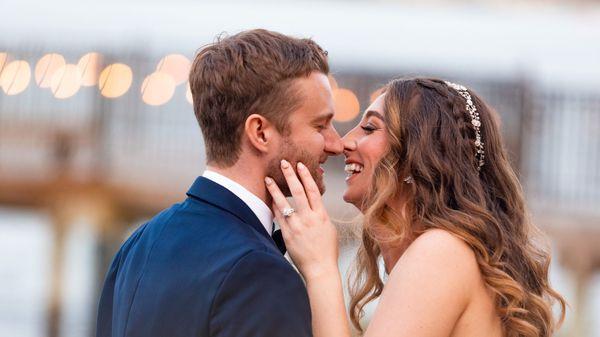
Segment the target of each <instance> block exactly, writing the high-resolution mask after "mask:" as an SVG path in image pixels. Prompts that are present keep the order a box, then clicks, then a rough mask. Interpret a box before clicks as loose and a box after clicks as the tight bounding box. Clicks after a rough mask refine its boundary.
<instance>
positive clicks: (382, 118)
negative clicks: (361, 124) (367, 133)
mask: <svg viewBox="0 0 600 337" xmlns="http://www.w3.org/2000/svg"><path fill="white" fill-rule="evenodd" d="M371 116H374V117H377V118H379V119H381V121H382V122H385V118H384V117H383V115H381V114H380V113H379V112H377V111H375V110H367V112H365V117H364V118H369V117H371Z"/></svg>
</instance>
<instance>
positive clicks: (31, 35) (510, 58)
mask: <svg viewBox="0 0 600 337" xmlns="http://www.w3.org/2000/svg"><path fill="white" fill-rule="evenodd" d="M0 13H1V14H2V15H1V20H0V32H2V33H1V34H0V86H1V90H0V336H19V337H71V336H72V337H75V336H77V337H79V336H82V337H87V336H93V335H94V329H95V315H96V305H97V297H98V292H99V287H100V286H101V285H102V281H103V278H104V273H105V271H106V268H107V266H108V264H109V263H110V260H111V258H112V256H113V254H114V253H115V251H116V250H117V249H118V247H119V246H120V244H121V243H122V242H123V240H124V239H125V238H126V237H127V235H128V234H129V233H130V232H131V231H132V230H133V229H134V228H136V227H137V226H139V225H140V224H141V223H143V222H144V221H146V220H147V219H149V218H150V217H152V215H154V214H155V213H157V212H158V211H160V210H161V209H163V208H165V207H167V206H169V205H170V204H171V203H174V202H178V201H179V200H182V199H183V198H184V196H185V195H184V193H185V191H186V190H187V188H188V187H189V185H190V184H191V183H192V182H193V180H194V178H195V177H196V176H198V175H200V174H201V173H202V171H203V169H204V158H203V156H204V149H203V142H202V137H201V134H200V131H199V128H198V126H197V124H196V120H195V118H194V115H193V109H192V105H191V103H190V102H191V95H190V92H189V86H188V83H187V75H188V71H189V66H190V62H191V60H193V57H194V53H195V52H196V51H197V50H198V49H199V48H200V47H201V46H203V45H205V44H207V43H210V42H212V41H213V40H214V38H215V36H217V35H219V34H221V33H223V32H225V33H229V34H234V33H237V32H239V31H241V30H245V29H251V28H267V29H271V30H276V31H279V32H282V33H286V34H291V35H294V36H298V37H312V38H314V39H315V40H316V41H317V42H318V43H319V44H321V45H322V46H323V47H324V48H325V49H326V50H328V51H329V55H330V61H331V66H332V70H333V73H332V76H331V83H332V86H333V87H334V95H335V102H336V117H335V120H336V121H335V125H336V128H337V129H338V131H339V132H340V133H345V132H346V131H348V130H349V129H350V128H351V127H352V126H354V125H355V124H356V122H357V120H358V116H359V114H360V111H362V110H363V109H365V108H366V107H367V106H368V104H369V102H370V100H371V97H372V96H373V95H374V93H375V92H376V90H377V89H378V88H379V87H381V85H382V84H384V83H386V82H387V81H388V80H389V79H391V78H393V77H397V76H411V75H431V76H436V77H443V78H447V79H450V80H453V81H455V82H459V83H462V84H465V85H467V86H469V87H471V88H473V89H474V90H475V91H476V92H478V93H479V94H480V95H481V96H483V97H484V98H485V99H486V100H487V101H488V102H489V103H490V104H491V105H492V106H493V107H495V108H496V109H497V110H498V111H499V113H500V115H501V116H502V122H503V124H502V128H503V132H504V140H505V142H506V145H507V147H508V149H509V151H510V155H511V159H512V162H513V164H514V167H515V168H516V170H517V171H518V173H519V175H520V178H521V181H522V183H523V185H524V188H525V191H526V194H527V198H528V203H529V207H530V209H531V212H532V215H533V218H534V219H535V222H536V224H538V226H540V227H541V228H542V229H543V230H544V232H546V233H547V234H548V237H549V239H550V242H551V245H552V249H553V257H554V260H553V265H552V268H551V282H552V284H553V286H554V287H555V288H556V289H558V290H559V292H561V293H562V294H563V295H564V296H565V297H566V298H567V300H568V301H569V303H570V308H569V311H568V312H567V320H566V323H565V324H564V326H563V328H562V329H561V330H560V333H559V335H560V336H576V337H579V336H582V337H583V336H600V274H599V271H600V1H597V0H588V1H585V0H579V1H566V0H555V1H520V0H503V1H499V0H498V1H494V0H471V1H467V0H465V1H442V0H439V1H428V0H422V1H408V0H407V1H402V0H395V1H394V0H389V1H375V0H373V1H369V0H355V1H347V2H342V1H292V0H288V1H255V2H252V3H250V2H248V1H225V0H222V1H211V2H200V1H191V0H190V1H186V0H171V1H158V0H146V1H142V0H133V1H128V2H125V1H117V0H105V1H101V2H99V1H85V0H81V1H75V0H54V1H45V2H42V1H32V0H21V1H18V2H17V1H9V0H0ZM326 172H327V179H326V180H327V181H326V183H327V185H328V191H327V193H326V194H325V200H326V203H327V205H328V208H329V210H330V212H331V213H332V214H333V217H334V218H336V219H349V218H351V217H352V216H354V215H355V214H356V211H355V210H354V209H353V208H352V207H351V206H348V205H345V204H344V203H343V202H342V200H341V195H342V191H343V189H344V186H345V184H344V177H345V173H344V172H343V158H334V159H330V160H329V162H328V163H327V166H326ZM342 226H343V225H342ZM355 249H356V243H355V242H354V241H352V240H350V239H345V240H344V246H343V254H342V260H341V262H340V263H341V265H342V268H343V270H344V271H345V270H347V269H348V267H349V265H350V264H351V262H352V259H353V254H354V251H355ZM371 308H372V306H371ZM366 320H368V317H367V319H366Z"/></svg>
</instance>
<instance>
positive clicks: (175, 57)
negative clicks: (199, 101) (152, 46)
mask: <svg viewBox="0 0 600 337" xmlns="http://www.w3.org/2000/svg"><path fill="white" fill-rule="evenodd" d="M191 66H192V63H191V62H190V60H189V59H188V58H187V57H185V56H183V55H181V54H170V55H167V56H165V57H163V58H162V60H160V62H159V63H158V66H156V71H157V72H162V73H165V74H169V75H171V77H173V80H174V81H175V85H179V84H181V83H183V82H185V81H186V80H187V79H188V76H189V73H190V67H191Z"/></svg>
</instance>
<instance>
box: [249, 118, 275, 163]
mask: <svg viewBox="0 0 600 337" xmlns="http://www.w3.org/2000/svg"><path fill="white" fill-rule="evenodd" d="M244 133H245V134H246V137H248V141H249V143H250V144H251V145H252V147H253V148H254V149H255V150H256V151H258V152H261V153H267V152H269V147H272V146H273V145H272V144H273V141H274V136H275V135H276V134H277V130H276V129H275V126H274V125H273V124H272V123H271V122H270V121H269V120H268V119H266V118H265V117H264V116H261V115H259V114H252V115H250V116H248V118H246V124H245V125H244Z"/></svg>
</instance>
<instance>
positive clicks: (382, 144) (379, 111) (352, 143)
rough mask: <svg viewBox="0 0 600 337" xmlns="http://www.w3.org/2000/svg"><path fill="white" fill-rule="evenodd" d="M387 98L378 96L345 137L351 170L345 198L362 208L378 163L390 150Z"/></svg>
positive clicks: (346, 152) (349, 170) (346, 169)
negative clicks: (385, 100)
mask: <svg viewBox="0 0 600 337" xmlns="http://www.w3.org/2000/svg"><path fill="white" fill-rule="evenodd" d="M384 98H385V94H383V95H381V96H379V97H377V99H376V100H375V101H373V103H372V104H371V105H370V106H369V107H368V108H367V110H366V111H365V113H364V115H363V117H362V119H361V121H360V123H359V124H358V125H357V126H356V127H354V129H352V130H350V131H349V132H348V133H347V134H346V135H345V136H344V137H343V139H342V141H343V143H344V156H345V157H346V166H345V171H346V173H347V177H346V185H347V188H346V191H345V192H344V201H346V202H348V203H351V204H353V205H354V206H356V207H357V208H359V209H360V208H361V204H362V201H363V198H365V196H366V195H367V192H368V191H369V189H370V188H371V186H372V183H371V182H372V180H373V171H374V169H375V167H376V166H377V164H378V163H379V161H380V160H381V159H382V158H383V156H384V155H385V154H386V153H387V152H388V146H389V142H388V139H387V136H386V125H385V122H384V116H385V115H384V114H385V112H384V111H383V105H384V104H383V103H384Z"/></svg>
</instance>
